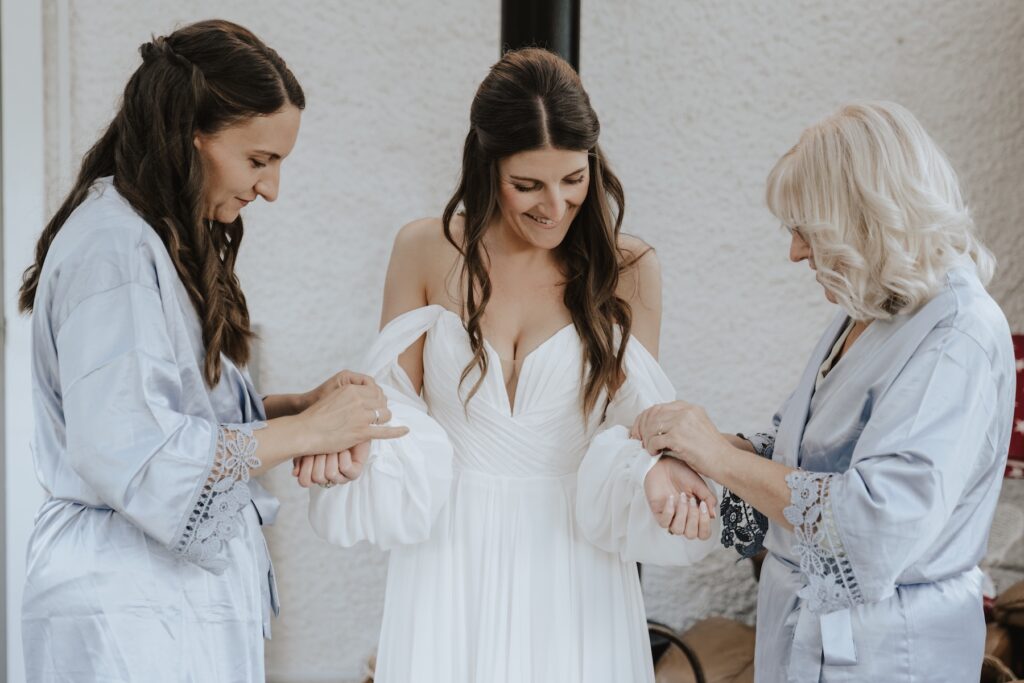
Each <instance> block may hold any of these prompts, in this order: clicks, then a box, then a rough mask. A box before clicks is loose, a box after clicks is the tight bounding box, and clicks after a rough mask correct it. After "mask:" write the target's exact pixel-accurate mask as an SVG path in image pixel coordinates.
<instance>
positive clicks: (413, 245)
mask: <svg viewBox="0 0 1024 683" xmlns="http://www.w3.org/2000/svg"><path fill="white" fill-rule="evenodd" d="M451 235H452V238H453V239H454V240H455V241H456V242H459V241H461V240H462V217H461V216H455V217H453V218H452V224H451ZM393 253H394V254H397V255H405V254H407V253H408V254H409V255H411V256H412V257H413V258H415V259H417V260H421V259H424V258H430V257H433V258H435V259H436V258H439V257H443V256H448V257H449V258H450V256H451V255H452V254H457V253H458V251H457V250H456V249H455V247H454V246H453V245H452V243H451V242H450V241H449V240H448V238H447V237H446V236H445V234H444V225H443V223H442V221H441V219H440V218H420V219H419V220H415V221H412V222H411V223H407V224H406V225H403V226H402V228H401V229H400V230H399V231H398V235H396V236H395V246H394V252H393Z"/></svg>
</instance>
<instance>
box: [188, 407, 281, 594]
mask: <svg viewBox="0 0 1024 683" xmlns="http://www.w3.org/2000/svg"><path fill="white" fill-rule="evenodd" d="M263 427H266V423H265V422H254V423H251V424H242V425H220V427H219V428H218V432H217V446H216V449H215V451H214V455H213V465H212V467H211V468H210V474H209V476H208V477H207V479H206V482H205V483H204V484H203V485H202V487H200V489H199V492H198V494H197V496H196V499H195V501H194V503H193V505H192V507H191V508H190V511H189V514H188V517H187V518H186V519H185V523H184V525H183V527H182V530H181V532H180V533H179V534H178V542H177V543H176V544H175V546H174V552H175V553H177V554H178V555H180V556H181V557H183V558H184V559H186V560H188V561H190V562H194V563H195V564H197V565H199V566H200V567H203V568H204V569H208V570H210V571H212V572H214V573H217V574H220V573H221V572H223V571H224V569H225V568H226V567H227V563H228V562H227V559H226V558H225V557H223V553H222V552H221V551H222V549H223V547H224V544H225V543H226V542H227V541H229V540H230V539H231V538H233V537H234V536H235V535H236V534H238V531H239V528H240V525H239V520H238V513H239V512H240V511H241V510H242V509H243V508H244V507H245V506H246V505H248V504H249V501H250V493H249V485H248V481H249V470H251V469H254V468H257V467H259V466H260V460H259V458H257V457H256V449H257V448H258V446H259V441H258V440H257V439H256V435H255V434H253V431H254V430H256V429H262V428H263Z"/></svg>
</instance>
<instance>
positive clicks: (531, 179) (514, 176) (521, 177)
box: [509, 166, 587, 183]
mask: <svg viewBox="0 0 1024 683" xmlns="http://www.w3.org/2000/svg"><path fill="white" fill-rule="evenodd" d="M586 170H587V167H586V166H580V167H579V168H577V169H576V170H575V171H573V172H572V173H566V174H565V175H564V176H562V177H563V178H568V177H569V176H572V175H577V174H579V173H583V172H584V171H586ZM509 178H512V180H526V181H529V182H531V183H539V182H540V181H539V180H537V179H536V178H527V177H526V176H521V175H510V176H509Z"/></svg>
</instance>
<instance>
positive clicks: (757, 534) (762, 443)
mask: <svg viewBox="0 0 1024 683" xmlns="http://www.w3.org/2000/svg"><path fill="white" fill-rule="evenodd" d="M737 436H739V437H740V438H741V439H746V440H747V441H749V442H750V444H751V445H752V446H753V447H754V451H755V452H756V453H757V454H758V455H760V456H761V457H763V458H768V459H769V460H771V457H772V452H773V450H774V448H775V433H774V432H758V433H757V434H754V435H753V436H744V435H743V434H737ZM721 513H722V545H723V546H725V547H726V548H732V547H735V548H736V552H737V553H739V554H740V557H753V556H754V555H756V554H758V553H759V552H761V549H762V548H763V547H764V537H765V534H767V533H768V518H767V517H766V516H764V515H763V514H761V513H760V512H758V511H757V510H755V509H754V506H753V505H750V504H749V503H747V501H745V500H743V499H742V498H740V497H739V496H737V495H736V494H735V493H733V492H732V491H730V490H729V489H725V490H724V491H723V492H722V504H721Z"/></svg>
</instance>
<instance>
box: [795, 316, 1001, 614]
mask: <svg viewBox="0 0 1024 683" xmlns="http://www.w3.org/2000/svg"><path fill="white" fill-rule="evenodd" d="M996 406H997V396H996V381H995V373H994V370H993V367H992V365H991V362H990V361H989V359H988V356H987V355H986V353H985V352H984V350H983V349H982V348H981V347H980V346H979V345H978V344H977V343H976V342H975V341H974V340H973V339H971V338H970V337H969V336H967V335H966V334H964V333H963V332H960V331H958V330H955V329H952V328H939V329H936V330H935V331H933V332H932V333H931V334H930V335H929V336H928V337H926V338H925V340H924V342H923V343H922V345H921V347H920V348H919V349H918V350H917V351H915V353H914V355H913V356H911V358H910V360H909V361H908V363H907V364H906V366H905V367H904V368H903V370H902V371H901V372H900V374H899V375H898V376H897V378H896V379H895V380H894V382H893V383H892V384H891V385H890V387H889V388H888V389H887V390H886V391H885V392H884V393H883V394H882V395H881V396H879V397H878V398H877V400H876V401H875V403H874V405H873V406H872V408H871V417H870V418H869V420H868V422H867V424H866V426H865V427H864V430H863V431H862V432H861V435H860V438H859V439H858V441H857V445H856V447H855V449H854V452H853V456H852V461H851V464H850V467H849V469H848V470H847V471H845V472H842V473H826V472H807V471H803V470H797V471H796V472H794V473H792V474H790V475H789V476H788V477H787V484H788V485H789V487H790V489H791V494H792V498H791V505H790V506H789V507H787V508H786V509H785V511H784V512H785V515H786V519H787V520H788V521H789V522H790V523H791V524H793V526H794V533H795V537H796V540H795V548H796V550H797V554H798V555H799V557H800V558H801V560H800V567H801V571H802V572H803V574H804V575H805V578H806V580H807V587H806V588H805V589H804V590H803V591H802V593H801V595H802V596H803V597H804V598H805V599H806V600H807V601H808V606H809V608H810V609H811V610H812V611H814V612H817V613H828V612H832V611H836V610H839V609H844V608H847V607H849V606H851V605H855V604H860V603H864V602H877V601H879V600H882V599H884V598H886V597H888V596H889V595H890V594H891V593H892V591H893V586H894V585H895V583H896V581H897V578H898V577H899V576H900V574H901V573H902V572H903V571H904V570H905V569H906V568H907V567H909V566H910V565H911V564H913V563H914V562H915V561H916V560H918V559H919V558H920V557H921V554H922V553H923V552H925V551H926V550H927V549H928V548H929V547H930V546H931V545H932V544H933V543H934V542H935V541H936V539H937V538H938V536H939V534H940V533H941V532H942V531H943V529H944V528H945V527H946V526H947V524H948V523H949V522H950V519H951V518H952V517H953V516H954V515H955V514H958V512H957V505H958V502H959V500H960V498H961V495H962V494H963V492H964V491H965V488H966V487H967V486H968V485H969V484H970V483H971V482H972V481H976V479H977V477H978V476H980V474H982V473H983V471H984V470H985V469H986V468H987V467H990V466H995V465H996V464H995V463H991V462H983V461H981V460H980V458H979V453H980V452H982V451H983V450H985V449H984V445H985V442H986V439H990V438H992V436H991V433H990V427H991V425H992V420H993V416H994V411H995V410H996ZM965 521H966V520H965Z"/></svg>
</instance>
